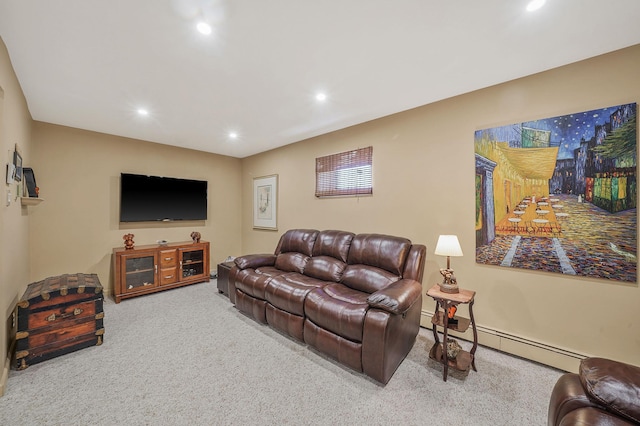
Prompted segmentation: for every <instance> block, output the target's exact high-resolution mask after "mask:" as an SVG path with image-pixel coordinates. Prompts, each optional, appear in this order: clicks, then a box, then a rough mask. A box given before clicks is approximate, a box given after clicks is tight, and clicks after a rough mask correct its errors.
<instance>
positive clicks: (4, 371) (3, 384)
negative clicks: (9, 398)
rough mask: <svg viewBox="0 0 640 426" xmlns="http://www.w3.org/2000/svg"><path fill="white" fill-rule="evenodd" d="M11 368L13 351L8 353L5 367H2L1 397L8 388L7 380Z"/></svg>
mask: <svg viewBox="0 0 640 426" xmlns="http://www.w3.org/2000/svg"><path fill="white" fill-rule="evenodd" d="M10 368H11V351H9V353H8V354H7V359H6V360H5V362H4V368H3V369H2V376H0V397H2V396H3V395H4V391H5V389H6V388H7V380H8V379H9V369H10Z"/></svg>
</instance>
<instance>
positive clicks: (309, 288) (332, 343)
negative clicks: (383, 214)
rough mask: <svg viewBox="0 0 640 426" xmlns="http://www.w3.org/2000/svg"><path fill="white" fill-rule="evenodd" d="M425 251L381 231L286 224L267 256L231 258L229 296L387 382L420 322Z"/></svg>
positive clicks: (277, 326)
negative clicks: (232, 262)
mask: <svg viewBox="0 0 640 426" xmlns="http://www.w3.org/2000/svg"><path fill="white" fill-rule="evenodd" d="M425 252H426V248H425V246H424V245H419V244H412V243H411V241H409V240H408V239H406V238H399V237H393V236H388V235H379V234H360V235H355V234H353V233H351V232H344V231H333V230H332V231H316V230H312V229H294V230H289V231H287V232H286V233H285V234H284V235H282V237H281V238H280V241H279V243H278V245H277V247H276V249H275V253H274V254H254V255H247V256H242V257H239V258H236V259H235V266H234V267H233V268H232V269H231V271H230V272H229V299H230V300H231V302H233V303H235V305H236V307H237V308H238V309H239V310H240V311H242V312H243V313H245V314H247V315H249V316H250V317H252V318H254V319H255V320H256V321H258V322H261V323H264V324H268V325H269V326H271V327H273V328H274V329H277V330H279V331H280V332H282V333H285V334H287V335H289V336H291V337H293V338H295V339H297V340H299V341H301V342H304V343H306V344H308V345H309V346H311V347H313V348H315V349H316V350H318V351H320V352H322V353H324V354H326V355H328V356H330V357H332V358H334V359H336V360H337V361H339V362H340V363H341V364H344V365H346V366H348V367H350V368H352V369H353V370H356V371H358V372H363V373H364V374H366V375H367V376H370V377H372V378H373V379H375V380H377V381H379V382H382V383H387V382H388V381H389V379H390V378H391V376H392V375H393V373H394V372H395V371H396V369H397V368H398V366H399V365H400V363H401V362H402V360H403V359H404V358H405V357H406V356H407V354H408V353H409V351H410V350H411V348H412V347H413V344H414V342H415V339H416V336H417V334H418V331H419V328H420V311H421V309H422V284H421V283H422V275H423V272H424V262H425Z"/></svg>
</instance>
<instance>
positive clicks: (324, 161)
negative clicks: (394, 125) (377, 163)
mask: <svg viewBox="0 0 640 426" xmlns="http://www.w3.org/2000/svg"><path fill="white" fill-rule="evenodd" d="M371 194H373V147H372V146H370V147H367V148H358V149H356V150H353V151H347V152H341V153H339V154H333V155H327V156H326V157H319V158H316V197H345V196H358V195H371Z"/></svg>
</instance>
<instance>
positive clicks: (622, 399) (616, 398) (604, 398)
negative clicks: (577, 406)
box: [579, 358, 640, 423]
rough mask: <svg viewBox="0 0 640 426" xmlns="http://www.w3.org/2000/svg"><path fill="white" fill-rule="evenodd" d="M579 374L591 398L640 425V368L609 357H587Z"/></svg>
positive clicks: (581, 364) (581, 363)
mask: <svg viewBox="0 0 640 426" xmlns="http://www.w3.org/2000/svg"><path fill="white" fill-rule="evenodd" d="M579 374H580V381H581V382H582V386H583V387H584V389H585V391H586V393H587V396H588V397H589V398H590V399H592V400H594V401H597V402H598V403H599V404H601V405H602V406H603V407H605V409H607V410H608V411H611V412H614V413H616V414H618V415H619V416H621V417H624V418H627V419H629V420H631V421H634V422H637V423H640V402H639V399H638V396H639V395H640V367H636V366H634V365H630V364H625V363H622V362H618V361H613V360H610V359H605V358H585V359H583V360H582V361H581V362H580V373H579Z"/></svg>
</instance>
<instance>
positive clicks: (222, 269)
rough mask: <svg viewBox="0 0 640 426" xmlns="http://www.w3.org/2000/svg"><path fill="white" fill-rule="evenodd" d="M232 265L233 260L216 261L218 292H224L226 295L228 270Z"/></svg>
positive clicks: (227, 292)
mask: <svg viewBox="0 0 640 426" xmlns="http://www.w3.org/2000/svg"><path fill="white" fill-rule="evenodd" d="M233 265H235V263H233V262H222V263H218V278H217V285H218V293H221V294H224V295H225V296H227V297H229V271H231V268H233Z"/></svg>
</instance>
